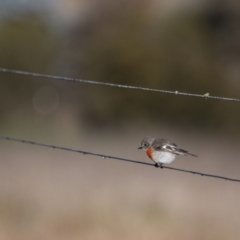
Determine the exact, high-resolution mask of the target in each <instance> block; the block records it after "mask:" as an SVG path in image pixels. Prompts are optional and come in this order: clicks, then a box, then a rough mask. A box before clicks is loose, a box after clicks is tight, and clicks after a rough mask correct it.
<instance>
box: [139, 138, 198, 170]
mask: <svg viewBox="0 0 240 240" xmlns="http://www.w3.org/2000/svg"><path fill="white" fill-rule="evenodd" d="M138 149H143V150H145V151H146V153H147V155H148V157H149V158H151V159H152V160H153V161H154V162H155V167H162V165H163V164H164V163H171V162H173V161H174V160H175V158H176V157H177V156H178V155H184V156H188V155H190V156H193V157H197V155H195V154H192V153H189V152H188V151H186V150H183V149H181V148H179V146H177V145H176V144H175V143H171V142H170V141H168V140H167V139H164V138H152V137H146V138H144V139H143V140H142V142H141V146H140V147H139V148H138Z"/></svg>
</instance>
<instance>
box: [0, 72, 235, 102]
mask: <svg viewBox="0 0 240 240" xmlns="http://www.w3.org/2000/svg"><path fill="white" fill-rule="evenodd" d="M0 72H3V73H11V74H18V75H25V76H31V77H40V78H47V79H55V80H61V81H68V82H79V83H87V84H96V85H103V86H109V87H118V88H127V89H133V90H143V91H151V92H158V93H167V94H174V95H181V96H187V97H198V98H205V99H215V100H221V101H234V102H240V99H238V98H228V97H218V96H211V95H210V94H209V93H205V94H202V95H201V94H195V93H185V92H179V91H168V90H162V89H153V88H145V87H137V86H129V85H122V84H115V83H106V82H98V81H91V80H84V79H78V78H70V77H61V76H53V75H46V74H41V73H32V72H26V71H19V70H14V69H6V68H0Z"/></svg>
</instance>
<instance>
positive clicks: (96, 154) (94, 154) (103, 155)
mask: <svg viewBox="0 0 240 240" xmlns="http://www.w3.org/2000/svg"><path fill="white" fill-rule="evenodd" d="M0 139H2V140H8V141H14V142H20V143H26V144H32V145H37V146H41V147H48V148H53V149H60V150H65V151H70V152H77V153H82V154H83V155H92V156H97V157H101V158H103V159H106V158H109V159H114V160H119V161H125V162H131V163H136V164H142V165H148V166H155V165H154V164H151V163H146V162H141V161H136V160H131V159H127V158H121V157H114V156H109V155H105V154H100V153H93V152H88V151H83V150H77V149H72V148H67V147H60V146H55V145H51V144H46V143H39V142H35V141H30V140H25V139H19V138H13V137H7V136H3V135H0ZM161 169H169V170H174V171H179V172H185V173H192V174H196V175H200V176H204V177H212V178H218V179H223V180H228V181H233V182H240V179H235V178H229V177H223V176H219V175H213V174H207V173H202V172H196V171H191V170H185V169H180V168H173V167H167V166H162V167H161Z"/></svg>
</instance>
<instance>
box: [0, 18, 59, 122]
mask: <svg viewBox="0 0 240 240" xmlns="http://www.w3.org/2000/svg"><path fill="white" fill-rule="evenodd" d="M57 47H58V44H57V39H55V36H54V34H52V32H51V31H50V28H49V27H48V26H47V24H46V23H44V21H43V20H42V19H41V18H40V17H39V16H37V15H33V14H25V15H21V16H19V17H18V18H14V19H3V20H2V21H1V22H0V55H1V56H2V57H1V58H0V66H1V67H2V68H10V69H17V70H23V71H30V72H41V73H47V72H48V71H49V69H50V68H51V67H52V65H53V62H54V61H55V58H56V55H57ZM0 76H1V86H0V88H1V94H0V114H1V116H2V118H1V119H2V120H8V117H9V116H10V115H11V114H14V113H15V112H16V111H17V112H18V115H22V114H25V113H26V112H29V114H31V113H32V112H33V108H32V98H33V95H34V93H35V91H36V90H37V89H38V88H39V87H40V86H42V85H43V84H46V81H44V80H37V79H36V78H35V79H33V78H30V77H26V76H21V75H8V74H1V75H0Z"/></svg>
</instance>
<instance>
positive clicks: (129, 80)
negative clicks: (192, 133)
mask: <svg viewBox="0 0 240 240" xmlns="http://www.w3.org/2000/svg"><path fill="white" fill-rule="evenodd" d="M129 8H130V9H126V6H125V5H124V4H123V6H121V7H119V6H117V7H116V9H114V10H113V8H111V9H109V12H108V11H107V10H106V8H104V10H102V12H101V9H100V11H99V9H98V10H97V11H96V12H94V14H93V16H95V19H94V20H91V21H90V22H87V23H86V25H84V28H80V29H78V31H76V32H75V34H74V36H73V38H74V43H75V44H73V49H74V50H77V49H79V55H80V54H81V53H80V52H81V51H84V53H85V58H84V60H85V61H84V62H83V63H81V64H83V65H84V68H83V69H84V70H82V69H81V70H80V73H79V75H78V76H79V77H80V76H82V73H84V77H85V78H87V79H95V80H99V81H105V82H115V83H119V84H129V85H135V86H143V87H150V88H159V89H165V90H177V91H183V92H191V93H197V94H204V93H206V92H209V93H210V94H212V95H217V96H233V94H232V93H231V91H232V90H233V89H232V88H231V86H230V85H229V82H227V81H226V79H225V78H224V76H223V74H224V71H223V69H221V64H220V63H221V62H220V61H219V58H221V56H220V54H221V52H220V53H219V51H218V46H219V43H218V40H219V39H217V38H216V34H218V32H217V33H216V32H215V31H214V30H215V29H214V30H212V29H210V28H209V27H208V21H205V20H206V19H205V18H203V17H204V16H205V15H203V17H202V15H201V14H200V13H195V14H193V13H186V12H184V13H179V14H176V15H174V16H171V17H169V18H167V19H162V18H161V16H159V17H156V16H154V17H153V16H152V12H151V11H149V8H148V6H146V4H143V5H141V6H140V7H139V6H138V8H137V9H136V8H134V7H132V6H130V7H129ZM211 27H213V28H214V26H212V25H211ZM84 34H85V36H84ZM83 36H84V39H85V41H84V40H83ZM83 42H84V44H82V43H83ZM86 46H87V47H86ZM237 93H239V91H238V92H237ZM235 97H237V95H235ZM81 100H82V101H85V107H86V108H85V113H86V115H85V117H86V119H87V121H86V122H87V123H94V124H96V122H97V123H98V124H99V126H102V125H104V124H107V125H109V122H114V123H115V124H121V123H122V122H123V121H128V120H129V119H132V120H133V121H134V122H139V121H141V119H143V118H147V119H149V120H151V122H152V123H159V122H160V121H166V122H170V123H173V124H175V125H179V126H181V125H182V126H194V127H195V128H196V127H200V128H202V127H207V128H210V129H219V130H220V129H221V130H222V129H225V130H226V129H228V130H229V129H230V128H231V127H233V129H234V128H236V127H237V125H235V124H236V117H237V119H239V118H240V114H239V113H237V112H236V109H239V106H238V105H237V104H235V103H223V102H217V101H212V100H210V101H208V100H206V101H204V100H202V99H194V98H186V97H178V96H169V95H163V94H157V93H149V92H147V93H145V92H137V91H132V90H129V91H128V90H125V91H123V90H120V89H119V90H118V89H107V88H101V87H96V88H94V87H91V88H90V87H89V89H88V91H87V93H86V94H84V95H83V96H82V98H81ZM231 108H232V109H231ZM126 119H127V120H126ZM234 123H235V124H234ZM233 124H234V125H235V126H232V125H233Z"/></svg>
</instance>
